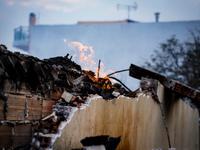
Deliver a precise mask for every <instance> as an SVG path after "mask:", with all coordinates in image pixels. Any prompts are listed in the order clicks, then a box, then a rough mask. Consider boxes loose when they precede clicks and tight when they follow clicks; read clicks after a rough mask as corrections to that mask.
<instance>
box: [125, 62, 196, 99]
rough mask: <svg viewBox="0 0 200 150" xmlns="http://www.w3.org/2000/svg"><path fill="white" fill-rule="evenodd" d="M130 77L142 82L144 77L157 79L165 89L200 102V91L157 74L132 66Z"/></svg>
mask: <svg viewBox="0 0 200 150" xmlns="http://www.w3.org/2000/svg"><path fill="white" fill-rule="evenodd" d="M129 75H130V76H131V77H134V78H137V79H139V80H141V78H142V77H146V78H150V79H156V80H158V81H159V82H160V83H161V84H162V85H163V86H164V87H166V88H168V89H170V90H172V91H173V92H176V93H179V94H181V95H182V96H185V97H188V98H191V99H194V100H197V101H200V91H198V90H196V89H193V88H191V87H189V86H187V85H185V84H183V83H179V82H178V81H175V80H172V79H169V78H167V77H165V76H163V75H161V74H159V73H157V72H154V71H151V70H148V69H145V68H142V67H139V66H136V65H133V64H131V66H130V68H129Z"/></svg>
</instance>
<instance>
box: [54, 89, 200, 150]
mask: <svg viewBox="0 0 200 150" xmlns="http://www.w3.org/2000/svg"><path fill="white" fill-rule="evenodd" d="M163 92H164V93H163ZM159 97H160V100H161V101H162V106H163V108H164V110H165V115H166V119H167V125H168V129H169V135H170V141H171V145H172V147H174V148H177V150H197V149H199V122H198V118H199V114H198V111H197V110H195V109H193V108H191V107H190V106H189V105H188V104H186V103H185V102H184V101H183V100H181V99H180V98H178V97H177V96H176V95H174V94H172V93H171V92H170V91H168V90H166V89H164V88H162V86H160V90H159ZM98 135H109V136H110V137H118V136H121V142H120V144H119V146H118V148H117V149H122V150H151V149H158V148H162V149H163V150H167V149H168V140H167V134H166V130H165V126H164V123H163V118H162V114H161V110H160V107H159V105H158V104H157V103H156V102H155V101H154V100H153V99H152V98H151V97H149V96H146V95H144V94H141V95H140V96H139V98H138V99H137V98H127V97H120V98H118V99H114V100H113V101H106V100H103V99H102V98H99V99H96V100H92V101H91V102H90V105H89V107H86V109H85V110H78V111H77V112H75V114H74V116H73V118H72V120H71V122H70V123H69V124H68V125H67V126H66V127H65V128H64V129H63V131H62V135H61V137H60V138H57V140H56V142H55V143H54V149H55V150H57V149H59V150H64V149H65V150H66V149H72V148H81V147H82V144H81V143H80V140H82V139H84V138H85V137H90V136H98Z"/></svg>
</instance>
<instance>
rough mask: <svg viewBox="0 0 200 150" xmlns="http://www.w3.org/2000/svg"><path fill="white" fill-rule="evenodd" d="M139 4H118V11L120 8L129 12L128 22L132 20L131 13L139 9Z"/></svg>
mask: <svg viewBox="0 0 200 150" xmlns="http://www.w3.org/2000/svg"><path fill="white" fill-rule="evenodd" d="M137 7H138V6H137V3H134V5H124V4H117V10H119V9H120V8H121V9H122V8H123V9H127V10H128V20H129V19H130V11H131V10H136V9H137Z"/></svg>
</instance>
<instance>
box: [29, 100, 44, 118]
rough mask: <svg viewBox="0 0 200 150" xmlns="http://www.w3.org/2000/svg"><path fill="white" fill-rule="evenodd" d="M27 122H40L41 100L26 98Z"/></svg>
mask: <svg viewBox="0 0 200 150" xmlns="http://www.w3.org/2000/svg"><path fill="white" fill-rule="evenodd" d="M27 106H28V110H29V112H28V118H27V119H28V120H40V119H41V115H42V99H37V98H27Z"/></svg>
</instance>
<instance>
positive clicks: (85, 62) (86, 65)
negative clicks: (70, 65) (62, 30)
mask: <svg viewBox="0 0 200 150" xmlns="http://www.w3.org/2000/svg"><path fill="white" fill-rule="evenodd" d="M63 41H64V42H65V43H66V42H67V40H66V39H63ZM68 46H69V47H70V49H72V50H73V51H74V54H73V60H74V61H75V59H78V61H79V63H80V65H81V66H82V68H83V69H84V70H91V71H94V72H97V73H99V77H102V78H104V77H105V79H106V80H109V77H107V76H106V75H107V74H109V73H113V72H114V71H112V70H107V71H104V69H105V68H106V67H105V66H104V64H103V63H102V62H101V63H100V71H99V72H98V67H95V66H96V63H95V61H94V57H95V51H94V50H93V48H92V47H91V46H84V45H83V44H82V43H80V42H71V43H70V44H68ZM85 74H87V75H88V76H90V78H91V79H92V80H94V81H98V78H94V75H92V74H91V73H90V72H89V71H88V72H87V71H86V72H85ZM92 76H93V77H92ZM106 88H108V87H106Z"/></svg>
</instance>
